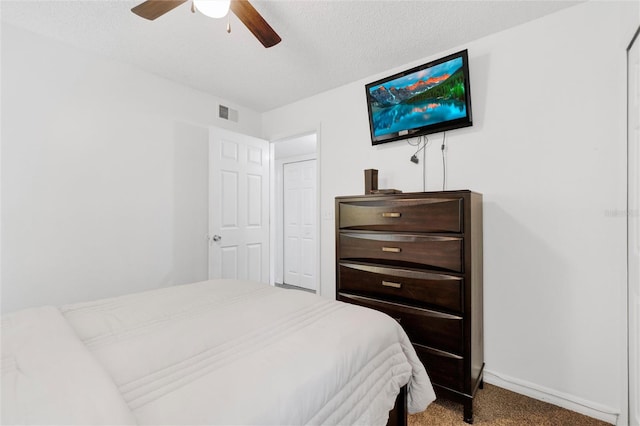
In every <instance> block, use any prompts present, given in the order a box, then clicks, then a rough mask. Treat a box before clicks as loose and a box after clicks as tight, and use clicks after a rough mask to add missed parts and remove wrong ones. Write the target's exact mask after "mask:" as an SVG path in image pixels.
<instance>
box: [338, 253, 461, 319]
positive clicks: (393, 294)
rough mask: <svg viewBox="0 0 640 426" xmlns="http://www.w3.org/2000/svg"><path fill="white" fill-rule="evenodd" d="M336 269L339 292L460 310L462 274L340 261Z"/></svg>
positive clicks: (455, 310)
mask: <svg viewBox="0 0 640 426" xmlns="http://www.w3.org/2000/svg"><path fill="white" fill-rule="evenodd" d="M339 268H340V271H339V282H338V290H339V291H346V292H349V293H358V294H362V295H364V296H372V297H377V298H382V299H388V300H395V301H400V302H407V303H411V304H414V305H423V306H424V305H430V306H435V307H440V308H443V309H446V310H448V311H454V312H462V310H463V305H462V284H463V278H462V277H459V276H455V275H447V274H434V273H430V272H422V271H416V270H410V269H399V268H389V267H384V266H377V265H363V264H358V263H351V262H341V263H340V264H339Z"/></svg>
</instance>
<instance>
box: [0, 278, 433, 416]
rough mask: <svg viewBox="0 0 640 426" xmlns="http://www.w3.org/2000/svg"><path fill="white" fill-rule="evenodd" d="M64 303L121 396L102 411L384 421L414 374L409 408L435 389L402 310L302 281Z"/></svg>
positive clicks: (101, 372) (89, 354) (101, 375)
mask: <svg viewBox="0 0 640 426" xmlns="http://www.w3.org/2000/svg"><path fill="white" fill-rule="evenodd" d="M59 311H60V312H61V314H62V317H64V319H65V320H66V324H68V326H70V327H71V328H72V329H73V330H74V331H75V334H76V336H77V338H76V340H77V342H76V343H75V344H74V345H72V346H74V348H73V351H77V352H82V351H84V352H86V353H85V354H83V355H82V358H88V359H90V360H91V361H92V366H93V367H95V369H93V367H92V370H91V371H90V372H89V371H88V372H87V374H86V375H85V377H84V380H94V379H95V382H96V386H95V387H94V386H92V387H91V392H93V391H94V389H95V388H97V387H98V386H99V387H101V388H105V389H109V391H108V392H107V393H108V394H109V395H111V397H113V395H116V396H118V398H112V399H115V400H116V401H115V402H113V401H110V400H109V399H107V401H108V402H109V404H112V405H113V406H114V410H112V411H110V412H108V413H102V414H96V416H98V417H100V415H103V417H102V418H99V419H98V420H97V421H95V422H94V423H100V421H102V420H103V421H104V422H106V423H110V422H111V423H118V424H130V423H131V422H132V419H133V422H135V423H137V424H148V425H152V424H153V425H157V424H172V425H178V424H225V425H231V424H243V425H302V424H349V425H356V424H362V425H378V424H379V425H382V424H385V423H386V421H387V418H388V412H389V410H390V409H391V408H392V407H393V403H394V400H395V397H396V395H397V394H398V392H399V389H400V387H401V386H403V385H405V384H408V390H409V393H408V406H409V411H410V412H418V411H422V410H424V409H425V408H426V406H427V405H428V404H429V403H430V402H432V401H433V400H434V399H435V394H434V393H433V388H432V387H431V384H430V382H429V379H428V376H427V374H426V371H425V369H424V367H423V366H422V364H421V363H420V361H419V360H418V358H417V356H416V354H415V351H414V350H413V347H412V346H411V343H410V342H409V340H408V338H407V336H406V334H405V333H404V331H403V330H402V328H401V327H400V326H399V325H398V324H397V323H396V322H395V321H394V320H392V319H391V318H389V317H388V316H386V315H384V314H382V313H379V312H377V311H373V310H370V309H366V308H362V307H358V306H354V305H350V304H345V303H341V302H336V301H333V300H328V299H325V298H321V297H317V296H315V295H312V294H308V293H304V292H300V291H295V290H283V289H278V288H274V287H270V286H267V285H263V284H258V283H253V282H247V281H235V280H213V281H205V282H201V283H195V284H190V285H184V286H175V287H169V288H164V289H160V290H154V291H150V292H144V293H137V294H132V295H127V296H122V297H117V298H111V299H104V300H99V301H95V302H88V303H80V304H74V305H69V306H65V307H62V308H60V310H59ZM50 313H51V312H50ZM62 323H63V325H64V321H62ZM3 326H4V320H3ZM3 340H4V337H3ZM79 342H81V344H78V343H79ZM3 343H4V342H3ZM3 346H4V345H3ZM3 351H4V348H3ZM59 355H60V357H62V358H64V357H65V352H64V351H63V352H62V353H60V354H59ZM9 357H11V355H10V356H9ZM13 360H14V362H15V363H16V365H17V366H18V367H19V366H20V365H21V360H20V357H19V356H18V357H16V356H13ZM56 362H57V361H56ZM65 368H66V367H65ZM18 370H19V368H18ZM93 370H96V371H93ZM93 376H95V377H93ZM105 376H106V377H107V378H109V379H110V380H106V381H108V382H109V383H108V384H105V383H103V382H104V381H105ZM14 378H15V377H14ZM2 384H3V393H4V387H5V379H4V375H3V380H2ZM66 385H67V383H64V381H63V380H61V381H60V383H58V386H60V387H61V388H64V387H66ZM114 389H115V390H114ZM102 392H105V390H104V389H103V390H102ZM19 396H20V395H18V396H17V397H19ZM85 397H87V396H86V395H85ZM118 399H119V400H118ZM3 402H4V401H3ZM123 405H124V406H126V407H128V410H129V412H128V413H127V412H126V410H124V411H125V412H124V413H122V411H123V408H122V406H123ZM115 408H117V409H115ZM14 414H15V413H14ZM18 414H20V413H18ZM125 414H129V415H130V416H131V417H127V416H126V415H125ZM4 417H5V416H4V411H3V420H4ZM39 418H42V417H39ZM111 420H112V421H111ZM51 423H58V422H57V421H53V422H51Z"/></svg>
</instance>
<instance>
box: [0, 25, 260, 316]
mask: <svg viewBox="0 0 640 426" xmlns="http://www.w3.org/2000/svg"><path fill="white" fill-rule="evenodd" d="M219 102H223V101H222V100H219V99H216V98H214V97H211V96H208V95H205V94H203V93H200V92H196V91H194V90H191V89H188V88H185V87H183V86H179V85H176V84H174V83H171V82H169V81H167V80H164V79H161V78H158V77H156V76H153V75H151V74H148V73H145V72H142V71H140V70H137V69H135V68H132V67H129V66H127V65H122V64H117V63H114V62H110V61H107V60H104V59H101V58H99V57H97V56H92V55H91V54H88V53H85V52H82V51H79V50H76V49H74V48H70V47H67V46H65V45H62V44H60V43H58V42H55V41H53V40H50V39H46V38H42V37H40V36H37V35H35V34H32V33H29V32H26V31H24V30H21V29H18V28H15V27H12V26H10V25H5V24H3V25H2V169H1V170H2V277H1V278H2V311H3V312H8V311H12V310H16V309H19V308H23V307H28V306H36V305H41V304H63V303H69V302H74V301H79V300H88V299H94V298H98V297H105V296H111V295H118V294H122V293H128V292H133V291H140V290H145V289H150V288H157V287H162V286H167V285H171V284H179V283H186V282H193V281H196V280H201V279H206V278H207V263H206V262H207V258H206V256H207V242H206V239H205V236H206V233H207V228H208V224H207V208H208V200H207V191H208V163H207V158H208V154H207V153H208V133H207V126H209V125H216V126H219V127H226V128H228V129H230V130H235V131H239V132H242V133H246V134H250V135H257V134H259V132H260V116H259V115H258V114H257V113H255V112H253V111H251V110H246V109H244V108H242V107H239V106H237V105H232V104H230V103H228V102H224V104H226V105H229V106H231V107H233V108H234V109H238V110H240V117H241V119H242V120H241V122H240V123H237V124H236V123H232V122H226V121H222V120H219V119H217V111H218V103H219Z"/></svg>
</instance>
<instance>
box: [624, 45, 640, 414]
mask: <svg viewBox="0 0 640 426" xmlns="http://www.w3.org/2000/svg"><path fill="white" fill-rule="evenodd" d="M627 60H628V81H627V84H628V92H629V93H628V97H627V99H628V102H629V104H628V116H629V119H628V126H629V128H628V132H627V135H628V136H627V138H628V141H627V143H628V171H627V173H628V174H627V176H628V180H629V182H628V186H627V191H628V195H627V200H628V201H627V205H628V211H627V218H628V219H627V220H628V226H627V232H628V234H629V235H628V242H627V244H628V256H629V259H628V265H629V276H628V282H629V290H628V297H629V300H628V303H629V424H631V425H640V199H639V198H640V40H638V38H637V37H636V39H635V41H634V43H633V44H632V45H631V47H630V49H629V52H628V59H627Z"/></svg>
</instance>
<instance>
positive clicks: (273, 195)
mask: <svg viewBox="0 0 640 426" xmlns="http://www.w3.org/2000/svg"><path fill="white" fill-rule="evenodd" d="M312 134H315V135H316V152H315V160H316V218H317V224H316V263H315V267H316V294H317V295H318V296H320V295H322V268H321V259H322V255H321V252H322V241H321V239H320V238H321V236H322V216H321V215H320V209H321V204H320V200H321V196H320V195H321V185H322V184H321V181H320V169H321V147H320V146H321V143H320V126H318V127H317V128H315V129H311V130H305V131H300V132H296V133H292V134H288V135H284V136H279V137H277V138H274V139H271V140H270V143H271V144H270V150H271V151H270V158H271V159H272V161H271V163H270V170H269V172H270V173H269V183H270V191H269V192H270V200H269V203H270V207H269V208H270V212H271V213H270V218H271V223H270V226H269V232H270V244H271V247H270V250H271V253H272V255H271V257H270V262H271V263H270V274H269V283H270V284H271V285H273V286H274V285H275V284H276V259H284V257H283V256H282V253H278V251H277V250H278V246H277V241H278V235H277V234H276V232H277V231H276V230H277V229H278V227H277V226H276V221H277V220H278V207H279V206H278V197H277V191H278V188H279V186H280V191H281V190H282V188H281V186H282V182H277V181H276V167H277V166H276V163H279V161H276V160H275V144H276V143H278V142H284V141H287V140H291V139H296V138H300V137H304V136H309V135H312ZM302 157H306V156H299V158H302ZM310 157H311V156H309V158H306V159H307V160H308V159H311V158H310ZM291 158H295V157H291ZM286 160H287V162H293V161H289V160H290V159H289V158H287V159H286ZM283 161H284V159H283ZM297 161H301V160H297ZM281 164H282V163H281ZM280 167H281V170H282V166H280ZM280 199H281V200H282V198H280ZM280 220H283V216H280ZM280 229H282V227H280Z"/></svg>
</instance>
